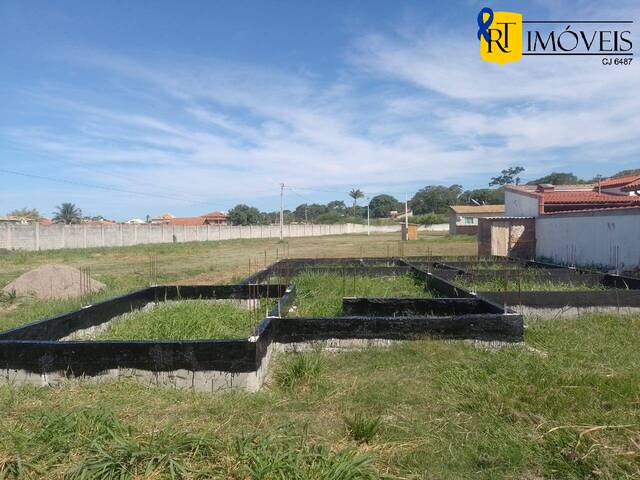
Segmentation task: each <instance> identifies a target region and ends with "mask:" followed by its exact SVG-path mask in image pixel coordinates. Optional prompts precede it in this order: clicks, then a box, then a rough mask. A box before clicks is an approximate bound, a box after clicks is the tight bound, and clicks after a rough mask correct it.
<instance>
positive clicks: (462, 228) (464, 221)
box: [449, 205, 504, 235]
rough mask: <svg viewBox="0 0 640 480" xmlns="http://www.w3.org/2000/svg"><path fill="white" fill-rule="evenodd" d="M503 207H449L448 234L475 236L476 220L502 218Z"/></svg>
mask: <svg viewBox="0 0 640 480" xmlns="http://www.w3.org/2000/svg"><path fill="white" fill-rule="evenodd" d="M503 215H504V205H451V206H450V207H449V233H450V234H451V235H460V234H466V235H475V234H476V232H477V230H478V219H479V218H486V217H502V216H503Z"/></svg>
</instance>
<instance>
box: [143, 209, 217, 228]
mask: <svg viewBox="0 0 640 480" xmlns="http://www.w3.org/2000/svg"><path fill="white" fill-rule="evenodd" d="M160 218H161V219H162V221H158V222H154V220H155V219H152V220H151V223H164V224H166V225H180V226H200V225H227V216H226V215H225V214H224V213H222V212H209V213H205V214H204V215H200V216H198V217H174V216H173V215H170V214H165V215H163V216H162V217H160Z"/></svg>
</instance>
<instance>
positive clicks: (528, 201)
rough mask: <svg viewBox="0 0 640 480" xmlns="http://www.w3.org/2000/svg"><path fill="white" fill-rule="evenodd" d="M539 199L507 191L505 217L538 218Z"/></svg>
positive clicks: (505, 195) (505, 194)
mask: <svg viewBox="0 0 640 480" xmlns="http://www.w3.org/2000/svg"><path fill="white" fill-rule="evenodd" d="M538 200H539V199H538V198H537V197H532V196H530V195H526V194H523V193H519V192H515V191H513V190H509V189H506V190H505V192H504V209H505V213H504V216H505V217H537V216H538V215H539V214H540V210H539V207H538Z"/></svg>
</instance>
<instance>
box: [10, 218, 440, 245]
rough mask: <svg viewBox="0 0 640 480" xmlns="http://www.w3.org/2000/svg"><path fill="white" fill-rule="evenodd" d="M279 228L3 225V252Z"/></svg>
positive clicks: (313, 231) (357, 228)
mask: <svg viewBox="0 0 640 480" xmlns="http://www.w3.org/2000/svg"><path fill="white" fill-rule="evenodd" d="M420 230H422V231H425V230H426V231H432V232H447V231H448V230H449V225H447V224H442V225H430V226H429V227H421V228H420ZM399 231H400V224H398V225H380V226H374V225H372V226H371V233H392V232H399ZM366 232H367V226H366V225H361V224H354V223H346V224H338V225H285V226H284V232H283V233H284V236H285V237H312V236H322V235H344V234H350V233H366ZM279 237H280V227H279V226H278V225H252V226H246V227H241V226H231V225H200V226H180V225H150V224H145V225H129V224H116V225H47V226H42V225H38V224H32V225H0V248H5V249H9V250H58V249H61V248H92V247H122V246H129V245H141V244H150V243H173V242H176V243H182V242H203V241H214V240H232V239H238V238H279Z"/></svg>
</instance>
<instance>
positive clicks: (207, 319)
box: [97, 300, 273, 340]
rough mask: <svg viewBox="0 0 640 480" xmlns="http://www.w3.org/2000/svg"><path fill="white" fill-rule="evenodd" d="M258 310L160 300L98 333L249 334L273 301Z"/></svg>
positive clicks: (143, 336)
mask: <svg viewBox="0 0 640 480" xmlns="http://www.w3.org/2000/svg"><path fill="white" fill-rule="evenodd" d="M259 304H260V305H258V307H257V311H251V310H248V309H246V308H242V307H239V306H236V305H233V304H229V303H213V302H211V301H207V300H182V301H178V302H160V303H158V304H157V305H155V306H154V307H153V308H151V309H149V310H146V309H145V310H138V311H134V312H131V313H128V314H126V315H125V316H123V317H122V318H118V319H115V320H114V321H113V322H112V323H111V324H110V325H109V326H108V327H107V329H106V330H105V331H104V332H102V333H101V334H100V335H98V337H97V338H98V339H101V340H107V339H108V340H195V339H229V338H246V337H248V336H250V335H251V334H252V333H253V331H254V330H255V327H256V326H257V323H258V322H260V321H261V320H262V319H263V318H264V317H265V316H266V309H270V308H271V307H272V306H273V301H267V300H263V301H260V302H259Z"/></svg>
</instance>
